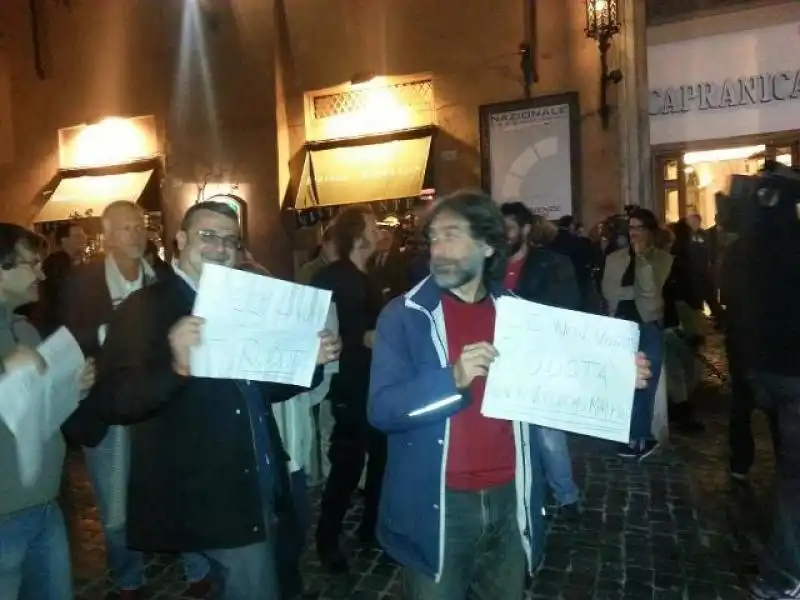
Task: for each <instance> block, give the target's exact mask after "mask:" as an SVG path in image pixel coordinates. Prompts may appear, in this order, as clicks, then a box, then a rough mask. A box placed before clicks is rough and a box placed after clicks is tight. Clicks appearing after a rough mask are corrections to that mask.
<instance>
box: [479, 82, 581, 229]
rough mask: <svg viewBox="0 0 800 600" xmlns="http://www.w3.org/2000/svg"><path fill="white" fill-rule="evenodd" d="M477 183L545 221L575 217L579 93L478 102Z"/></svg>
mask: <svg viewBox="0 0 800 600" xmlns="http://www.w3.org/2000/svg"><path fill="white" fill-rule="evenodd" d="M480 134H481V142H480V143H481V145H480V148H481V182H482V185H483V188H484V190H486V191H487V192H488V193H490V194H491V195H492V197H493V198H494V199H495V200H497V201H498V202H500V203H504V202H517V201H518V202H523V203H525V204H526V205H527V206H529V207H530V208H531V210H533V212H534V213H536V214H540V215H542V216H544V217H546V218H547V219H549V220H556V219H558V218H560V217H563V216H565V215H574V216H576V217H578V216H579V215H578V213H579V209H580V198H581V193H580V185H581V162H580V161H581V148H580V144H581V133H580V107H579V104H578V93H577V92H569V93H565V94H557V95H553V96H540V97H537V98H530V99H525V100H515V101H512V102H502V103H499V104H486V105H484V106H481V107H480Z"/></svg>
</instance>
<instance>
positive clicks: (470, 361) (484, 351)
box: [453, 342, 497, 390]
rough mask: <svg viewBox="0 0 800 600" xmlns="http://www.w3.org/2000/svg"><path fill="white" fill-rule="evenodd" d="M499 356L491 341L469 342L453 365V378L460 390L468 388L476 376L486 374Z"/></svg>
mask: <svg viewBox="0 0 800 600" xmlns="http://www.w3.org/2000/svg"><path fill="white" fill-rule="evenodd" d="M496 357H497V350H495V348H494V346H492V345H491V344H490V343H489V342H478V343H477V344H467V345H466V346H464V348H463V349H462V350H461V356H459V357H458V361H457V362H456V364H455V365H454V366H453V378H454V379H455V381H456V387H457V388H458V389H460V390H465V389H467V388H468V387H469V386H470V384H471V383H472V380H473V379H475V378H476V377H480V376H484V377H485V376H486V375H487V374H488V373H489V366H490V365H491V364H492V361H493V360H494V359H495V358H496Z"/></svg>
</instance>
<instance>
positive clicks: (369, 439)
mask: <svg viewBox="0 0 800 600" xmlns="http://www.w3.org/2000/svg"><path fill="white" fill-rule="evenodd" d="M354 392H355V390H347V389H342V388H339V389H337V390H336V392H335V395H334V397H332V398H331V407H332V413H333V419H334V425H333V432H332V433H331V440H330V450H329V452H328V458H329V459H330V462H331V470H330V474H329V475H328V480H327V481H326V482H325V490H324V491H323V493H322V503H321V506H320V517H319V526H318V528H317V544H318V546H321V547H330V546H333V545H336V544H337V543H338V540H339V535H340V534H341V531H342V521H343V520H344V516H345V514H346V513H347V511H348V510H349V509H350V507H351V500H352V495H353V492H355V490H356V488H357V487H358V482H359V480H360V479H361V473H362V472H363V470H364V463H365V461H366V464H367V480H366V484H365V487H364V513H363V515H362V517H361V525H360V527H359V535H360V536H362V537H364V538H369V537H372V536H373V535H374V534H375V526H376V523H377V521H378V503H379V501H380V497H381V484H382V483H383V470H384V468H385V466H386V436H384V435H383V434H382V433H381V432H379V431H378V430H377V429H375V428H373V427H372V426H371V425H370V424H369V423H368V422H367V408H366V405H367V404H366V398H365V397H363V396H364V392H363V391H361V390H359V391H358V392H357V393H358V395H359V396H360V397H358V396H355V395H354Z"/></svg>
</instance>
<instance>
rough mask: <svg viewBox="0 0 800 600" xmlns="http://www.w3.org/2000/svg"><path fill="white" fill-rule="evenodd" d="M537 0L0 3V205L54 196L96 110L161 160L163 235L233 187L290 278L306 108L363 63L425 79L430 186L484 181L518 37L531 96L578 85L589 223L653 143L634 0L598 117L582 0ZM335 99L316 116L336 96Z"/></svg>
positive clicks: (35, 211)
mask: <svg viewBox="0 0 800 600" xmlns="http://www.w3.org/2000/svg"><path fill="white" fill-rule="evenodd" d="M533 4H534V3H533V2H526V0H501V1H497V0H476V1H473V2H466V3H465V2H457V1H455V0H449V1H442V2H436V3H429V2H423V0H405V1H404V2H390V1H389V0H380V1H379V0H375V1H371V2H363V1H358V0H326V1H325V2H320V1H318V0H292V1H291V2H288V1H286V0H229V1H226V2H216V1H212V0H166V1H163V2H149V1H147V2H143V1H140V0H69V1H66V0H61V1H58V2H35V3H32V5H31V6H34V7H35V8H31V6H29V3H27V2H2V3H0V30H1V31H0V33H2V36H0V194H2V197H3V202H2V203H0V218H2V219H3V220H11V221H16V222H21V223H30V222H32V221H34V220H36V217H37V215H39V214H40V212H41V210H42V207H43V206H44V205H46V203H47V202H48V198H50V200H49V201H50V202H52V201H54V200H53V198H54V194H55V195H58V194H60V193H56V192H57V190H56V192H53V189H48V184H50V186H51V188H52V181H53V177H54V174H56V173H59V172H60V171H61V172H64V171H65V169H67V171H68V170H69V168H70V167H75V165H70V164H65V163H64V160H65V159H64V156H65V155H67V154H69V152H67V151H65V149H64V143H65V142H64V138H65V136H64V134H63V132H62V134H61V136H59V132H60V131H62V130H65V129H67V128H71V127H75V126H81V125H82V124H94V123H97V122H98V121H101V120H102V119H106V118H109V117H120V118H129V117H147V118H148V119H150V122H151V123H152V127H151V130H152V131H151V132H150V133H148V136H149V137H150V138H152V139H150V140H149V141H148V144H147V147H148V148H149V150H148V153H154V156H155V157H157V158H158V159H159V160H160V163H161V165H162V168H161V170H158V169H156V170H155V171H157V174H156V176H157V177H158V183H159V196H160V202H161V210H162V213H163V220H164V222H165V224H166V230H167V235H168V236H170V235H172V234H174V232H175V227H176V224H177V220H178V218H179V216H180V214H181V213H182V212H183V211H184V210H185V208H186V207H187V206H188V205H189V204H191V203H192V202H194V201H196V200H197V199H198V198H207V197H209V196H210V195H214V194H220V193H221V194H232V195H235V196H238V197H240V198H241V199H243V200H244V203H245V205H246V212H247V220H246V226H247V236H248V244H249V246H250V248H251V249H252V250H253V252H254V254H255V256H256V258H258V259H260V260H262V261H264V262H265V264H267V265H268V266H269V267H270V268H271V269H273V270H275V271H276V272H277V273H280V274H288V271H289V269H290V265H291V262H292V261H291V248H292V245H293V243H294V242H293V228H294V221H293V220H292V219H288V218H286V217H285V214H284V213H285V211H282V208H283V207H285V206H286V203H287V199H288V202H289V203H291V202H292V200H293V198H294V197H295V196H296V194H297V191H298V189H299V188H301V187H302V185H303V174H302V172H303V164H304V160H303V158H302V157H303V155H304V154H307V151H308V149H309V144H310V143H323V144H324V143H326V140H325V139H323V138H325V137H326V136H328V137H335V134H334V133H331V132H330V131H329V132H328V133H325V128H324V127H321V125H320V123H317V122H315V120H314V118H310V117H309V114H310V112H313V111H314V110H315V107H316V108H319V107H321V106H322V107H323V108H324V105H325V102H324V101H322V100H320V98H323V97H332V96H335V95H336V94H340V96H341V97H343V98H344V97H345V96H346V95H347V92H348V91H352V90H353V89H356V86H357V83H358V80H359V77H360V75H359V74H369V77H367V78H366V79H385V80H386V82H387V85H388V86H389V87H392V86H396V85H398V82H400V83H402V82H405V83H406V84H408V83H409V82H410V83H411V84H415V85H418V87H419V86H423V84H424V85H427V86H428V88H427V90H428V92H427V93H428V96H427V100H425V101H427V102H429V104H428V105H425V106H423V109H422V110H416V109H415V110H416V112H415V113H414V114H415V118H416V119H417V121H416V122H415V123H413V124H412V125H413V126H415V127H416V126H419V127H430V128H431V131H434V132H435V133H434V134H433V135H431V138H430V146H429V158H428V164H429V166H430V174H429V176H428V178H429V180H430V181H429V184H430V185H431V186H432V187H433V188H435V190H436V192H437V193H438V194H442V193H447V192H450V191H453V190H455V189H458V188H461V187H466V186H479V185H480V184H481V160H480V139H479V138H480V128H479V108H480V107H481V106H483V105H487V104H494V103H501V102H506V101H513V100H519V99H521V98H523V97H524V85H523V75H522V71H521V69H520V54H519V47H520V43H522V42H524V41H526V39H527V38H528V34H530V35H532V36H533V39H534V40H535V43H534V44H533V49H534V61H533V63H534V69H535V72H536V73H537V75H538V80H537V81H536V82H534V83H533V86H532V91H533V95H534V96H535V97H540V96H548V95H552V94H563V93H569V92H575V93H576V94H577V99H578V107H579V108H578V117H579V123H580V156H579V161H578V162H579V165H578V169H577V170H578V173H577V174H575V173H573V175H574V176H576V177H578V178H579V179H580V186H579V187H580V190H581V196H580V198H578V199H577V201H576V202H575V206H576V207H577V212H579V215H580V217H581V219H582V220H583V221H584V222H586V223H587V224H592V223H594V222H596V221H597V220H599V219H601V218H603V217H604V216H606V215H607V214H610V213H613V212H616V211H618V210H619V207H620V206H622V204H624V203H626V202H632V201H641V199H642V196H646V195H647V193H648V192H647V190H649V187H650V183H651V182H650V178H649V173H650V157H649V146H648V145H647V144H646V143H643V142H642V140H646V139H647V136H648V132H647V106H646V100H647V95H646V90H645V89H643V88H642V86H641V84H640V83H637V81H638V82H641V81H642V74H643V73H644V69H645V68H646V64H645V61H644V60H643V59H642V56H643V50H642V49H643V41H644V28H645V25H644V22H643V19H642V14H643V0H626V1H621V2H620V3H619V4H620V9H619V10H620V18H621V20H622V22H623V26H622V32H621V33H620V35H619V36H618V37H617V38H615V39H614V40H613V42H612V53H611V55H610V57H609V62H610V67H611V68H617V67H619V68H621V69H622V71H623V74H624V75H625V78H624V79H623V81H622V82H621V84H620V85H618V86H611V88H610V90H609V94H610V95H609V103H610V105H611V117H610V123H609V126H608V127H607V128H606V129H604V128H603V127H602V126H601V122H600V119H599V117H598V109H599V99H598V93H597V92H598V86H599V81H600V69H599V55H598V48H597V44H596V42H595V41H593V40H590V39H587V36H586V34H585V32H584V29H585V27H586V14H585V8H584V6H583V3H580V2H569V1H567V0H537V1H536V2H535V9H536V10H535V11H531V7H532V6H533ZM533 14H535V15H536V18H535V21H536V22H534V17H533V16H532V15H533ZM526 32H528V33H526ZM637 47H638V49H639V52H638V53H637V52H636V49H637ZM645 76H646V74H645ZM645 80H646V79H645ZM425 82H427V83H425ZM423 87H424V86H423ZM342 94H344V95H342ZM356 96H357V95H356ZM348 97H350V98H353V97H354V96H353V95H352V94H351V95H350V96H348ZM333 104H335V103H333ZM333 104H332V103H331V102H328V109H327V110H329V112H328V113H325V114H323V117H330V116H332V115H333V116H335V115H334V113H335V111H336V110H340V109H341V107H340V106H339V107H338V108H337V107H334V108H331V106H333ZM355 104H358V103H357V102H356V103H355ZM423 104H424V102H423ZM361 108H363V107H361ZM417 108H419V107H417ZM358 109H359V107H358V106H356V113H355V114H353V115H351V116H350V117H349V120H350V121H353V122H356V123H359V122H360V123H362V124H363V123H364V122H365V119H367V116H365V115H364V114H359V113H358ZM320 110H322V109H320ZM371 110H372V113H371V115H370V116H369V119H371V121H370V122H372V123H373V124H374V127H375V129H376V130H375V131H371V132H368V133H372V134H376V133H380V132H379V131H378V130H379V129H380V127H381V125H382V124H383V125H384V126H386V127H387V128H388V129H392V127H394V129H402V127H401V126H400V125H395V126H393V125H392V119H393V117H392V114H390V113H388V112H387V113H386V114H382V113H381V112H380V109H376V107H374V106H373V107H372V108H371ZM330 111H333V112H330ZM376 111H377V112H376ZM323 112H324V111H323ZM314 115H316V113H314ZM314 115H312V117H313V116H314ZM340 116H341V115H340ZM369 119H367V120H369ZM341 120H342V119H340V120H339V121H341ZM426 121H427V122H426ZM331 131H334V130H331ZM356 133H358V132H356ZM360 133H364V132H363V131H362V132H360ZM95 137H97V136H95ZM60 138H61V143H59V139H60ZM328 141H330V140H328ZM104 143H106V144H107V145H108V149H106V150H103V149H102V148H100V146H97V144H100V145H102V143H101V141H98V140H95V146H96V147H95V151H94V154H95V155H99V156H100V157H101V160H102V156H108V157H112V158H113V157H114V156H116V154H119V153H118V152H117V153H116V154H115V146H119V145H120V144H121V143H122V141H121V138H120V137H119V136H116V137H115V136H114V135H109V136H106V141H105V142H104ZM315 148H316V147H315ZM312 150H313V148H312ZM148 156H149V154H148ZM134 158H135V157H134ZM138 158H142V157H138ZM150 158H152V156H151V157H150ZM110 160H111V158H109V161H110ZM78 166H79V167H80V166H81V165H78ZM84 166H85V165H84ZM146 168H148V169H149V166H147V167H146ZM74 174H75V173H74V172H67V173H66V175H69V176H72V175H74ZM89 174H90V175H96V174H97V173H94V172H91V173H89ZM62 175H63V173H62ZM73 200H74V198H73ZM645 203H647V202H645Z"/></svg>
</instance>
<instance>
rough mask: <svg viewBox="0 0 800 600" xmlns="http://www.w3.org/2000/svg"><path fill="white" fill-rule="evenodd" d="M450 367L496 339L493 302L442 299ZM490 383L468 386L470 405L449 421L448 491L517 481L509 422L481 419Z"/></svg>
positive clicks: (479, 380) (477, 380) (477, 381)
mask: <svg viewBox="0 0 800 600" xmlns="http://www.w3.org/2000/svg"><path fill="white" fill-rule="evenodd" d="M442 310H443V311H444V320H445V327H446V328H447V347H448V355H449V357H450V364H455V363H456V361H457V360H458V357H459V356H461V350H462V348H464V346H466V345H468V344H475V343H477V342H489V343H491V342H492V341H493V339H494V317H495V310H494V302H492V300H491V298H488V297H487V298H486V299H484V300H482V301H481V302H477V303H475V304H470V303H468V302H463V301H462V300H459V299H458V298H455V297H454V296H452V295H450V294H444V295H443V296H442ZM485 388H486V378H485V377H476V378H475V379H473V381H472V384H471V385H470V386H469V390H468V393H469V395H470V399H471V401H470V404H469V405H468V406H467V407H466V408H465V409H464V410H462V411H461V412H459V413H457V414H456V415H455V416H454V417H453V418H452V419H450V445H449V450H448V455H447V487H448V488H450V489H454V490H461V491H478V490H485V489H488V488H491V487H494V486H498V485H504V484H507V483H510V482H511V481H513V480H514V471H515V466H516V449H515V445H514V432H513V429H512V425H511V422H510V421H502V420H499V419H489V418H487V417H484V416H483V415H482V414H481V405H482V404H483V393H484V390H485Z"/></svg>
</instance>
